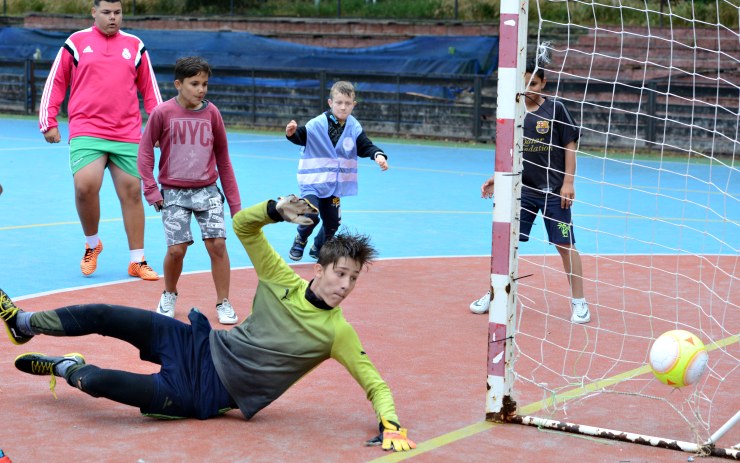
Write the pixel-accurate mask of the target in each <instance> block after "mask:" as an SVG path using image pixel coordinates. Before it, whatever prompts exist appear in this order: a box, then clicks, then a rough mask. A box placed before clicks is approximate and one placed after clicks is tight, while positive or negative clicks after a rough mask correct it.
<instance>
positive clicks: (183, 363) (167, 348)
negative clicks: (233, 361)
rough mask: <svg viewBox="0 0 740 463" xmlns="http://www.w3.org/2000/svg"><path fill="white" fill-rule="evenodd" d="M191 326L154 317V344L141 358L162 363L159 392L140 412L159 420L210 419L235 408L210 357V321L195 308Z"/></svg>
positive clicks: (157, 379) (192, 311)
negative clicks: (146, 407) (147, 406)
mask: <svg viewBox="0 0 740 463" xmlns="http://www.w3.org/2000/svg"><path fill="white" fill-rule="evenodd" d="M188 319H190V325H188V324H187V323H183V322H181V321H178V320H175V319H172V318H169V317H166V316H164V315H159V314H156V313H155V314H152V345H151V350H150V351H149V352H144V351H142V352H141V359H142V360H145V361H148V362H154V363H157V364H160V365H161V366H162V369H161V370H160V372H159V373H157V374H155V375H154V378H155V381H156V392H155V394H154V399H153V400H152V403H151V404H150V406H149V408H148V409H143V408H142V409H141V413H143V414H145V415H149V416H154V417H157V418H168V419H176V418H198V419H201V420H203V419H206V418H211V417H214V416H217V415H220V414H222V413H225V412H226V411H228V410H230V409H232V408H236V403H235V402H234V400H233V399H232V398H231V396H230V395H229V393H228V392H227V391H226V388H225V387H224V385H223V383H222V382H221V379H220V378H219V377H218V374H217V373H216V369H215V367H214V365H213V359H212V358H211V344H210V340H209V334H210V332H211V325H210V323H209V322H208V319H207V318H206V317H205V316H204V315H203V314H202V313H200V312H198V311H197V310H195V309H193V310H191V311H190V313H189V314H188Z"/></svg>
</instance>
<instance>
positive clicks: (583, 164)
mask: <svg viewBox="0 0 740 463" xmlns="http://www.w3.org/2000/svg"><path fill="white" fill-rule="evenodd" d="M500 8H501V10H500V11H501V14H500V22H499V68H498V91H497V105H498V106H497V114H496V116H497V124H496V159H495V166H494V180H495V183H494V185H495V186H494V207H493V224H492V246H491V252H492V255H491V275H490V285H491V288H490V289H491V304H490V311H489V320H488V321H489V323H488V358H487V391H486V419H487V420H491V421H499V422H509V423H519V424H527V425H532V426H537V427H539V428H550V429H557V430H561V431H567V432H577V433H582V434H586V435H590V436H597V437H601V438H611V439H618V440H624V441H629V442H634V443H638V444H646V445H652V446H656V447H663V448H668V449H676V450H682V451H686V452H691V453H696V454H699V455H714V456H720V457H728V458H734V459H740V426H738V421H739V420H740V409H739V408H740V407H739V406H740V404H739V403H738V401H737V393H736V391H737V390H740V337H739V335H740V168H739V166H740V165H739V164H738V159H739V158H738V156H740V26H739V25H738V24H739V19H738V18H739V16H740V7H738V6H737V5H733V4H731V3H728V2H726V1H723V0H709V1H707V2H701V3H699V2H675V1H671V0H666V1H664V2H658V1H643V2H638V1H632V0H623V1H621V2H618V3H614V2H603V3H600V2H599V1H583V0H567V1H565V0H563V1H556V0H549V1H548V0H532V1H531V2H530V1H526V0H524V1H517V0H502V1H501V2H500ZM528 25H529V28H528ZM542 48H546V49H547V51H548V52H549V53H548V54H549V55H550V57H551V60H550V61H549V62H541V63H540V65H541V67H542V68H543V70H544V71H545V75H546V79H547V85H546V87H545V89H544V90H543V91H542V94H543V95H544V96H546V97H547V98H549V99H554V100H556V101H559V102H561V103H563V104H564V106H565V107H566V108H567V109H568V110H569V112H571V114H572V115H573V118H574V120H575V124H576V125H577V129H578V130H579V132H580V138H579V141H578V144H577V147H576V154H577V156H576V157H577V165H578V167H577V170H576V175H575V189H576V197H575V201H574V203H573V223H574V235H575V236H576V237H577V240H578V241H577V243H578V244H577V246H578V250H579V251H580V255H581V256H582V259H583V281H584V290H585V293H586V294H585V296H586V299H587V300H588V303H589V306H590V311H591V321H590V322H589V323H584V324H576V323H572V322H571V320H570V300H571V297H572V295H571V293H570V287H569V285H568V283H569V281H570V275H567V274H566V273H565V270H564V264H563V262H562V261H561V258H560V256H559V255H558V253H557V252H554V246H553V245H551V244H549V239H548V236H547V234H546V233H545V227H544V226H543V220H542V217H541V215H540V216H538V218H537V220H536V221H535V223H534V226H533V227H532V231H531V234H530V236H529V241H528V242H527V243H522V244H521V245H520V243H519V219H520V208H521V188H522V175H521V174H522V168H523V160H522V148H523V146H524V134H523V131H522V126H523V121H524V117H525V114H526V108H525V104H524V101H523V96H524V93H525V89H526V83H525V82H524V69H525V62H526V60H527V58H534V57H535V54H536V52H535V50H541V49H542ZM676 329H680V330H686V331H689V332H691V333H693V334H695V335H696V336H698V337H699V338H700V339H701V340H702V341H703V343H704V344H705V345H706V346H707V350H708V355H709V362H708V366H707V370H706V371H705V373H704V375H703V376H702V377H701V378H700V380H699V382H698V383H696V384H693V385H690V386H685V387H683V388H680V389H677V388H672V387H669V386H666V385H664V384H662V383H660V382H659V381H658V380H657V379H656V378H655V377H654V376H653V374H652V372H651V370H650V368H649V366H648V353H649V350H650V346H651V345H652V343H653V342H654V341H655V339H656V338H658V337H659V336H660V335H661V334H662V333H664V332H666V331H669V330H676Z"/></svg>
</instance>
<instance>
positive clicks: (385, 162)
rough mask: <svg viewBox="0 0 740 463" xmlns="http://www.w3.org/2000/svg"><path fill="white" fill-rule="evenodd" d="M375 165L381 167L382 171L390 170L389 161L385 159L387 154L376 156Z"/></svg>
mask: <svg viewBox="0 0 740 463" xmlns="http://www.w3.org/2000/svg"><path fill="white" fill-rule="evenodd" d="M375 163H376V164H377V165H379V166H380V170H388V159H387V158H386V157H385V154H383V153H378V154H376V155H375Z"/></svg>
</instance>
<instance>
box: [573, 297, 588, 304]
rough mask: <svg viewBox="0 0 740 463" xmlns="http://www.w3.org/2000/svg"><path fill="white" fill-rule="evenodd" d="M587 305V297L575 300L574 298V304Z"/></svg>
mask: <svg viewBox="0 0 740 463" xmlns="http://www.w3.org/2000/svg"><path fill="white" fill-rule="evenodd" d="M585 303H586V298H585V297H581V298H575V297H574V298H573V304H585Z"/></svg>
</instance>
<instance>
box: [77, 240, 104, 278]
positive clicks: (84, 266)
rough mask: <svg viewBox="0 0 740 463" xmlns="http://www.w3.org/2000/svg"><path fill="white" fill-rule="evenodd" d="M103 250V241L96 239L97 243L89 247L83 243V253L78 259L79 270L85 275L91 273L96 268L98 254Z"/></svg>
mask: <svg viewBox="0 0 740 463" xmlns="http://www.w3.org/2000/svg"><path fill="white" fill-rule="evenodd" d="M101 252H103V242H102V241H98V245H97V246H95V247H94V248H91V247H90V246H89V245H88V244H87V243H85V255H84V256H82V260H81V261H80V270H82V274H83V275H85V276H88V275H92V273H93V272H94V271H95V269H96V268H98V256H99V255H100V253H101Z"/></svg>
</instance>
